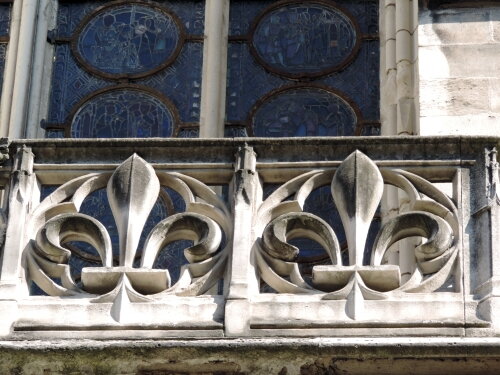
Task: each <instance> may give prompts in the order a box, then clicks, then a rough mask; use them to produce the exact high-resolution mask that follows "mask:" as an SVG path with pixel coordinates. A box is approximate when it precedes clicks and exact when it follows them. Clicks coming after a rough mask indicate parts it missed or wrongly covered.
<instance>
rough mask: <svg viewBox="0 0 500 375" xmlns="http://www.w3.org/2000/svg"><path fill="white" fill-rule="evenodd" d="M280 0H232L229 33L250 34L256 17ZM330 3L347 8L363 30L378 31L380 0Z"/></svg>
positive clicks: (233, 34) (351, 0)
mask: <svg viewBox="0 0 500 375" xmlns="http://www.w3.org/2000/svg"><path fill="white" fill-rule="evenodd" d="M278 1H280V0H258V1H257V0H254V1H248V0H231V8H230V11H229V35H231V36H236V35H246V34H248V33H249V32H250V28H251V25H252V23H253V21H254V20H255V19H256V17H258V16H259V15H260V14H261V13H262V11H263V10H264V9H266V8H267V7H268V6H270V5H272V4H273V3H277V2H278ZM304 3H305V2H304ZM311 3H312V1H311ZM330 3H332V4H335V6H340V7H341V8H342V9H345V10H347V11H348V12H349V13H350V14H351V15H352V16H353V18H354V19H355V20H356V21H357V22H358V24H359V27H360V29H361V32H363V33H367V34H375V33H378V8H379V0H335V1H330Z"/></svg>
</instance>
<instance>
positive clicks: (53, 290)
mask: <svg viewBox="0 0 500 375" xmlns="http://www.w3.org/2000/svg"><path fill="white" fill-rule="evenodd" d="M499 141H500V139H499V138H494V137H489V138H488V137H481V138H479V137H418V138H417V137H397V138H396V137H371V138H363V137H356V138H293V139H292V138H290V139H286V138H284V139H265V138H262V139H253V138H247V139H218V140H215V139H206V140H202V139H190V140H188V139H148V140H145V139H141V140H139V139H124V140H102V139H100V140H73V139H66V140H23V141H11V142H9V141H7V140H4V143H3V145H2V147H1V148H0V150H1V151H2V155H3V165H2V167H1V169H0V183H1V184H2V186H3V211H2V212H3V216H2V221H3V224H2V228H3V234H2V244H3V257H2V260H1V272H0V306H1V308H0V316H1V320H0V321H1V324H0V328H1V331H0V333H1V335H2V336H3V337H4V338H29V339H33V338H39V337H42V336H43V337H47V335H48V336H49V337H58V338H65V337H71V335H72V332H75V331H79V333H78V334H79V335H80V336H81V337H87V338H94V337H102V336H103V335H104V336H105V337H106V338H117V337H128V338H130V337H135V338H168V337H179V336H182V337H184V338H200V337H204V338H210V337H212V338H216V337H263V336H272V337H277V336H278V337H287V336H300V337H318V336H395V335H397V336H429V335H432V336H453V337H478V336H495V335H498V333H499V332H500V325H499V321H500V319H499V318H500V311H499V310H498V308H497V305H498V304H499V300H498V297H497V296H498V295H499V293H498V288H499V285H498V279H499V276H500V261H499V260H498V259H497V258H498V257H499V255H500V248H499V246H500V241H499V239H498V238H497V237H498V236H499V234H498V233H499V230H498V229H499V228H500V217H499V208H500V198H499V196H498V187H499V175H498V163H497V152H496V149H497V147H498V143H499ZM46 186H52V187H53V188H52V189H51V190H50V191H49V192H48V193H43V196H42V198H41V192H44V187H46ZM388 189H397V190H398V191H399V192H400V193H399V195H398V196H399V197H401V196H404V197H406V198H405V204H404V205H402V206H401V207H400V208H399V210H398V212H393V211H391V212H389V211H388V210H387V209H386V207H387V202H386V201H387V197H388V196H389V194H388V193H387V191H388ZM319 190H321V194H322V195H321V197H323V198H322V199H323V201H322V202H323V203H321V204H322V205H328V204H330V206H328V207H327V208H326V209H327V210H331V212H335V215H337V216H336V217H337V218H338V220H336V221H335V222H332V221H331V220H328V219H325V218H324V217H321V214H320V213H318V212H316V211H314V210H310V207H311V205H310V202H311V199H313V200H314V199H317V197H318V196H319V195H316V196H315V194H318V193H317V192H318V191H319ZM96 191H102V192H103V194H104V195H103V196H105V197H106V199H107V201H108V202H109V217H111V218H112V219H113V220H114V222H115V225H116V228H117V233H118V234H117V238H114V236H113V235H112V234H110V229H109V226H108V225H107V223H104V222H102V220H100V219H99V217H98V216H97V215H95V214H94V213H93V212H90V213H88V212H87V213H83V212H82V210H81V207H82V204H83V203H84V202H85V200H86V199H87V198H88V197H89V196H90V195H91V194H92V193H94V192H96ZM172 192H175V194H177V196H178V197H179V199H180V200H182V202H183V206H182V207H183V209H180V210H179V209H174V208H173V205H172V204H171V201H172V199H171V198H172V194H173V193H172ZM325 192H326V193H325ZM325 196H326V198H325ZM315 197H316V198H315ZM159 199H161V201H162V202H164V203H165V205H166V206H167V209H166V212H167V214H166V215H165V217H163V218H161V220H159V221H158V222H156V223H154V225H152V226H151V225H150V226H148V224H147V223H148V220H149V217H150V213H151V210H152V209H153V206H154V205H155V204H156V202H157V201H158V200H159ZM168 202H170V203H168ZM323 208H325V207H323ZM374 223H375V224H374ZM180 240H187V241H190V242H189V244H188V245H186V246H185V248H184V251H183V254H184V255H183V257H184V258H183V259H184V263H185V264H184V265H183V266H182V267H181V270H180V275H179V277H175V278H174V277H173V276H172V275H173V274H172V270H171V269H170V270H169V267H158V265H157V263H156V259H157V258H158V257H159V256H160V254H161V253H162V252H164V251H168V247H167V245H169V244H171V243H175V242H176V241H180ZM73 243H85V244H87V245H88V246H91V247H92V249H94V250H93V251H94V252H95V254H94V255H93V256H94V257H96V259H97V262H96V265H94V266H92V267H89V266H84V267H82V268H81V269H80V270H79V274H78V277H77V278H76V277H75V272H74V270H73V268H74V267H76V266H75V263H74V262H73V261H72V258H73V257H75V251H76V250H75V248H74V246H72V244H73ZM308 244H309V245H308ZM310 244H314V246H316V248H315V249H316V250H315V253H314V254H313V255H314V256H310V254H309V255H308V254H307V251H308V250H307V246H310ZM401 244H405V246H400V245H401ZM318 249H319V250H318ZM318 251H319V252H318ZM318 254H319V255H318Z"/></svg>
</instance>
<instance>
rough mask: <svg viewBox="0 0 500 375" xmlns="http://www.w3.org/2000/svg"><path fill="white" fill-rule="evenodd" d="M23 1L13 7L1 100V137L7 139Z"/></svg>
mask: <svg viewBox="0 0 500 375" xmlns="http://www.w3.org/2000/svg"><path fill="white" fill-rule="evenodd" d="M22 5H23V0H16V1H14V4H13V5H12V13H11V14H12V16H11V20H10V32H9V46H8V49H7V59H6V60H5V71H4V77H5V79H4V82H3V89H2V95H1V100H0V136H1V137H6V136H7V135H8V133H9V119H10V109H11V105H12V90H13V87H14V76H15V73H16V63H17V49H18V45H19V26H20V24H21V13H22Z"/></svg>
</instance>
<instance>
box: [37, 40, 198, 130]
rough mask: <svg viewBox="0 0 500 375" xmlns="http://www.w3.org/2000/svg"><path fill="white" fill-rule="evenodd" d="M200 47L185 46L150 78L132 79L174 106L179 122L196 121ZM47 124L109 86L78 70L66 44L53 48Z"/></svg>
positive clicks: (187, 44)
mask: <svg viewBox="0 0 500 375" xmlns="http://www.w3.org/2000/svg"><path fill="white" fill-rule="evenodd" d="M202 61H203V45H202V44H201V43H186V44H185V45H184V47H183V48H182V51H181V53H180V55H179V56H178V57H177V59H176V61H175V62H174V64H173V65H171V66H169V67H167V68H165V69H162V70H161V71H159V72H158V73H155V74H153V75H151V76H148V77H145V78H142V79H139V80H135V82H137V83H138V84H141V85H144V86H148V87H151V88H153V89H155V90H157V91H159V92H160V93H162V94H163V95H165V96H166V97H168V98H169V99H170V100H171V101H172V102H173V103H174V105H175V107H176V109H177V111H178V112H179V116H180V120H181V121H183V122H198V121H199V118H200V96H201V65H202ZM52 76H53V79H52V91H51V99H50V108H49V116H48V120H47V121H48V122H52V123H63V122H65V121H66V118H67V116H68V115H69V114H70V112H71V110H72V109H73V108H74V106H75V105H76V104H77V103H78V102H79V101H80V100H82V99H83V98H84V97H86V96H88V95H89V94H91V93H93V92H95V91H97V90H99V89H102V88H105V87H112V86H113V83H112V82H110V81H107V80H103V79H100V78H98V77H96V76H94V75H92V74H90V73H88V72H87V71H85V70H83V69H81V67H80V66H79V65H78V64H77V62H76V60H75V58H74V57H73V55H72V53H71V50H70V47H69V45H57V46H56V52H55V60H54V67H53V74H52Z"/></svg>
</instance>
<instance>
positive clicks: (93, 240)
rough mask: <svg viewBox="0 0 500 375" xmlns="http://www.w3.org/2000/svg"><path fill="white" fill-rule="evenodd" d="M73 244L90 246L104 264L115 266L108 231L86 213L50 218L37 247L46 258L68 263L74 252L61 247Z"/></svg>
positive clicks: (37, 239) (38, 237)
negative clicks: (73, 242) (79, 243)
mask: <svg viewBox="0 0 500 375" xmlns="http://www.w3.org/2000/svg"><path fill="white" fill-rule="evenodd" d="M70 241H82V242H86V243H89V244H91V245H92V246H94V247H95V248H96V250H97V251H98V253H99V255H100V257H101V260H102V263H103V265H104V266H108V267H110V266H111V265H112V260H113V255H112V249H111V240H110V238H109V234H108V232H107V231H106V228H105V227H104V226H103V225H102V224H101V223H100V222H99V221H97V220H96V219H94V218H92V217H90V216H87V215H84V214H77V213H71V214H62V215H58V216H56V217H54V218H52V219H50V220H49V221H48V222H47V223H46V224H45V226H44V227H43V228H42V229H40V230H39V231H38V234H37V236H36V247H35V248H36V251H37V252H38V253H39V254H40V255H41V256H43V257H45V258H46V259H49V260H51V261H53V262H56V263H67V262H68V259H69V257H70V255H71V252H70V251H69V250H67V249H65V248H63V247H62V246H61V244H64V243H66V242H70Z"/></svg>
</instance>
